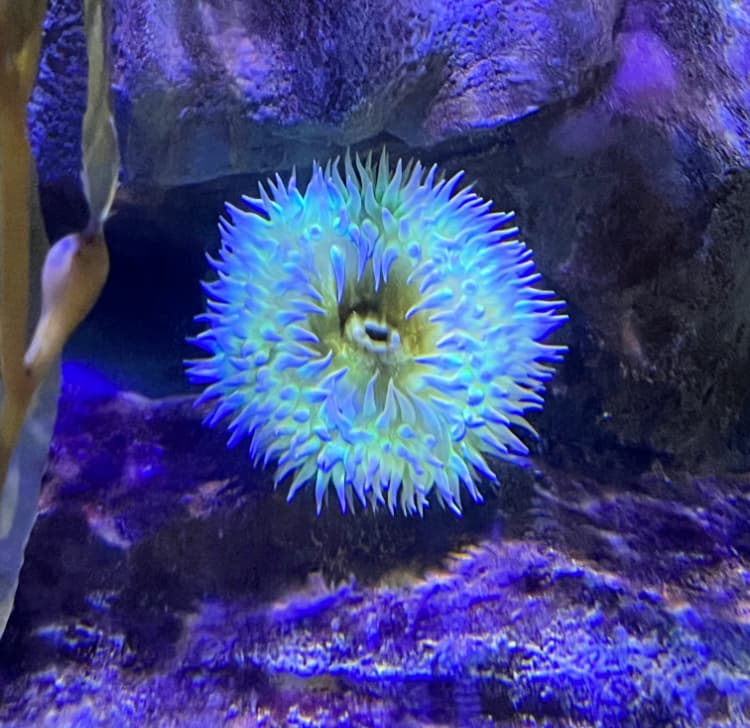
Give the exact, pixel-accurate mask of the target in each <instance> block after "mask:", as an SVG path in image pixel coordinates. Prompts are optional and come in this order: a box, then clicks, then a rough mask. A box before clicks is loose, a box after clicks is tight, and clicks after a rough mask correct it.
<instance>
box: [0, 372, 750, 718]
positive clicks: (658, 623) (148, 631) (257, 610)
mask: <svg viewBox="0 0 750 728" xmlns="http://www.w3.org/2000/svg"><path fill="white" fill-rule="evenodd" d="M65 382H66V384H65V386H64V390H63V398H62V400H61V406H60V412H61V416H60V419H59V422H58V427H57V432H56V435H55V439H54V443H53V450H52V457H51V461H50V469H49V473H48V477H47V481H46V483H45V488H44V492H43V496H42V501H41V513H40V517H39V519H38V521H37V526H36V528H35V530H34V533H33V536H32V539H31V542H30V544H29V548H28V552H27V562H26V566H25V568H24V572H23V576H22V580H21V584H20V588H19V596H18V608H17V610H16V612H15V613H14V615H13V618H12V619H11V622H10V624H9V627H8V631H7V633H6V635H5V637H4V638H3V641H2V642H1V643H0V724H2V725H9V726H10V725H13V726H14V727H15V728H22V727H23V726H56V725H86V726H99V725H101V726H127V725H148V724H152V725H156V724H158V725H179V726H200V725H219V724H227V725H232V726H235V725H236V726H241V725H260V726H283V725H308V726H330V725H359V726H380V725H400V726H409V725H414V726H416V725H431V724H441V725H460V726H529V725H554V726H561V727H562V726H572V725H597V726H603V727H604V728H608V727H610V726H612V727H614V726H639V727H641V728H644V727H649V728H650V727H651V726H653V727H655V726H661V725H686V726H698V725H713V726H739V725H743V724H745V723H746V722H747V720H748V719H750V701H749V700H748V696H749V695H750V677H749V676H750V630H748V619H747V616H748V608H750V604H749V603H748V593H749V590H750V539H749V538H748V533H750V531H748V528H747V525H748V523H749V522H750V482H749V481H748V478H747V477H726V476H725V477H711V478H689V477H688V478H682V479H679V480H674V481H670V480H668V479H666V478H665V477H664V476H663V474H662V475H659V474H650V475H646V476H643V477H641V478H638V479H631V478H628V477H626V476H621V477H620V476H616V477H612V478H610V480H609V481H608V482H600V481H598V480H596V479H593V478H589V477H584V476H576V477H569V476H568V475H566V474H563V473H560V472H555V471H554V470H551V469H549V468H545V469H544V470H542V471H540V472H538V473H537V475H536V477H535V478H532V477H531V476H530V475H525V476H524V475H523V474H522V475H520V476H518V475H517V474H516V475H515V476H513V475H511V474H510V473H509V474H508V476H506V477H504V478H503V480H504V482H505V485H504V487H503V489H502V490H501V492H500V495H499V497H498V498H494V497H490V498H489V500H488V503H487V504H485V505H484V506H482V507H478V508H469V509H467V512H466V516H465V519H464V520H461V519H457V518H455V517H454V516H453V515H451V514H448V513H445V512H439V511H436V512H432V513H428V514H427V515H426V516H425V518H424V519H422V520H415V519H409V520H404V519H398V518H397V519H393V518H391V517H390V516H388V515H386V514H381V517H376V516H373V515H372V514H357V515H356V516H355V517H351V516H350V517H342V516H341V515H340V514H338V513H336V512H335V511H333V510H329V511H327V512H325V513H324V515H323V517H321V518H320V519H317V518H316V517H315V516H314V507H313V504H312V503H304V502H302V501H301V500H300V501H295V502H294V503H292V504H289V505H287V504H286V503H284V502H283V501H284V498H283V493H276V494H274V493H272V492H271V487H270V484H269V483H268V480H267V479H266V478H265V477H262V476H261V474H260V473H258V472H254V471H252V470H250V469H249V465H248V463H247V462H246V460H245V458H244V454H243V453H242V452H237V453H235V452H233V451H227V452H226V456H225V457H222V458H217V457H216V448H217V447H222V445H221V444H220V442H218V441H219V440H220V435H218V434H217V433H214V432H212V431H209V430H204V429H201V428H200V425H199V423H198V418H199V413H196V412H191V410H190V408H189V404H190V403H189V400H187V399H184V398H175V399H170V400H164V401H160V402H159V401H150V400H146V399H144V398H141V397H135V396H133V395H123V394H117V393H116V392H114V391H112V390H111V388H110V387H109V386H108V385H107V384H106V382H105V383H97V382H95V381H94V380H92V378H91V377H90V376H88V377H87V378H85V379H81V378H80V377H79V378H77V379H76V378H74V377H73V375H72V374H71V371H70V369H68V370H66V377H65ZM222 452H223V451H222ZM321 556H323V557H324V559H323V561H321ZM321 564H322V566H323V572H322V573H321V571H320V568H321ZM353 574H354V575H355V576H353Z"/></svg>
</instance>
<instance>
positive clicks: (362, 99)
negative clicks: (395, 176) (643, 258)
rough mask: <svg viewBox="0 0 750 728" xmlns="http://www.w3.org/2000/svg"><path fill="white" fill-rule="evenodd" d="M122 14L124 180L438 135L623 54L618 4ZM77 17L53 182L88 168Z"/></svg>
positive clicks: (55, 75) (536, 99)
mask: <svg viewBox="0 0 750 728" xmlns="http://www.w3.org/2000/svg"><path fill="white" fill-rule="evenodd" d="M113 8H114V10H113V15H114V23H113V27H114V43H115V47H116V49H117V51H116V56H115V58H114V59H113V60H114V65H115V68H114V74H113V82H114V90H115V96H116V109H117V125H118V129H119V132H120V139H121V142H122V147H123V166H124V176H125V179H126V181H127V183H128V184H133V185H142V186H152V187H153V186H157V187H169V186H172V185H178V184H187V183H193V182H197V181H201V180H206V179H208V178H212V177H217V176H221V175H228V174H235V173H238V172H250V171H272V170H276V169H279V168H281V169H288V168H289V167H291V166H292V165H293V164H309V162H310V161H311V160H312V159H313V158H320V157H325V156H327V155H328V154H329V153H331V152H333V151H335V150H337V149H340V148H341V147H342V146H345V145H349V144H354V143H357V142H360V141H363V140H367V139H371V138H374V137H377V136H378V135H380V134H383V133H391V134H395V135H397V136H399V137H401V138H402V139H404V140H406V141H408V142H409V143H411V144H420V145H425V144H429V145H432V144H435V143H437V142H440V141H442V140H445V139H449V138H453V137H456V136H463V135H465V134H467V133H470V132H474V131H477V130H487V129H494V128H496V127H498V126H500V125H501V124H503V123H506V122H508V121H510V120H513V119H517V118H520V117H522V116H524V115H526V114H528V113H530V112H532V111H534V110H536V109H538V108H540V107H542V106H545V105H548V104H551V103H555V102H557V101H560V100H562V99H567V98H571V97H574V96H575V95H576V94H579V93H581V92H583V91H585V90H586V89H587V88H588V87H589V85H590V79H591V77H592V75H593V74H594V73H595V71H596V70H597V69H601V68H602V67H603V66H605V65H606V64H607V63H609V62H611V60H612V58H613V54H614V47H613V43H612V30H613V26H614V23H615V19H616V15H617V12H618V8H619V2H617V0H585V1H584V2H577V3H570V4H564V5H563V6H558V5H554V4H553V3H551V2H549V1H548V0H525V1H524V2H520V3H508V2H502V1H501V0H492V1H490V2H483V3H475V2H468V1H466V0H462V1H461V2H452V3H443V2H417V1H416V0H398V1H397V2H392V1H391V0H387V1H386V0H376V1H375V2H372V3H365V4H362V3H354V4H352V3H343V2H340V1H339V0H328V2H323V1H320V2H315V3H309V2H301V1H295V2H287V3H268V2H264V1H263V0H255V1H254V2H240V1H239V0H222V1H221V2H210V3H201V4H200V5H195V4H194V3H189V2H181V1H180V0H169V1H168V2H161V1H158V2H157V1H156V0H141V1H140V2H137V3H131V2H119V1H115V2H114V3H113ZM80 23H81V18H80V8H79V7H78V5H77V3H75V2H72V0H56V2H53V3H52V13H51V16H50V19H49V20H48V23H47V39H46V40H47V47H46V54H45V62H44V64H43V68H42V73H41V77H40V90H39V92H38V94H37V97H36V100H35V106H34V109H33V118H34V120H35V124H38V125H39V132H38V134H37V139H36V141H37V149H38V150H39V151H40V152H42V156H44V157H46V158H47V160H48V161H47V163H46V164H45V166H44V171H45V173H44V174H43V179H44V180H45V181H52V180H54V179H55V178H56V177H58V176H59V175H61V174H68V173H70V171H71V170H77V168H78V167H77V165H75V162H76V154H77V153H76V151H75V146H76V143H77V142H76V140H77V138H78V135H79V133H80V132H79V128H80V121H79V118H80V117H78V118H76V117H77V115H80V114H82V112H83V96H84V94H85V88H82V87H81V79H82V78H84V77H85V76H83V74H81V73H80V72H78V73H75V72H74V73H70V71H71V70H72V71H77V70H79V69H80V68H81V67H82V66H85V51H84V47H83V43H82V36H81V33H80ZM50 137H51V138H50Z"/></svg>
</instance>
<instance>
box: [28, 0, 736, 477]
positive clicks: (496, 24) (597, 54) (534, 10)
mask: <svg viewBox="0 0 750 728" xmlns="http://www.w3.org/2000/svg"><path fill="white" fill-rule="evenodd" d="M357 7H358V8H359V10H357V11H356V12H354V11H352V10H351V8H348V9H347V11H346V12H344V11H343V10H342V9H341V8H340V7H339V5H338V4H337V3H336V2H335V1H334V0H330V1H327V2H322V1H321V2H319V3H313V4H312V5H310V4H309V3H298V4H295V3H292V4H289V3H286V4H283V8H282V5H278V4H273V3H267V2H252V3H240V2H232V1H231V0H227V1H224V2H210V3H203V4H201V5H200V6H195V5H194V4H191V3H181V2H177V0H170V2H158V3H157V2H152V1H151V0H140V1H139V2H137V3H122V2H119V1H115V2H114V3H113V33H114V39H115V47H116V49H117V52H116V57H115V58H114V59H113V60H114V64H115V78H116V83H115V88H114V93H115V97H116V101H117V104H116V108H117V123H118V128H119V130H120V138H121V142H122V145H123V160H124V170H123V188H122V191H121V194H120V198H119V202H118V209H119V212H118V216H117V217H116V218H115V219H114V220H113V221H112V224H111V226H110V227H111V231H110V235H109V239H110V244H111V247H112V255H113V266H112V280H111V283H110V286H109V288H108V290H107V291H105V296H104V297H103V300H102V305H101V306H100V308H99V310H98V311H97V312H95V315H94V317H93V318H92V321H91V323H90V325H89V327H88V328H86V329H84V330H83V332H82V333H81V336H80V337H79V338H78V339H77V340H76V341H74V342H73V343H72V345H71V350H73V351H74V352H76V354H77V355H80V356H81V357H84V358H85V357H89V358H92V359H93V360H94V361H96V362H98V363H101V364H102V365H107V366H109V367H110V370H112V366H113V364H112V363H113V362H115V363H121V362H122V361H124V360H125V359H129V360H130V361H129V365H130V371H131V375H132V377H133V380H132V381H135V382H136V385H140V384H141V383H143V380H147V379H148V378H149V376H152V377H153V378H155V379H158V382H156V383H155V382H153V381H151V382H145V383H144V387H145V388H146V389H147V390H149V391H156V390H158V392H159V393H163V392H165V391H172V392H178V391H183V389H184V385H183V381H182V375H181V372H180V366H179V360H180V359H181V358H183V357H184V356H185V355H186V354H187V355H189V353H188V352H187V350H186V349H185V347H184V346H183V344H182V338H183V336H184V335H185V334H186V333H188V332H190V330H191V325H190V319H191V317H192V316H193V315H194V314H196V313H198V311H199V310H200V308H201V305H202V304H201V301H200V293H199V289H198V287H197V279H198V278H200V277H201V276H202V275H204V274H205V266H204V264H203V262H202V251H203V250H204V249H206V248H208V249H213V248H214V247H215V245H216V242H217V234H216V232H215V223H216V219H217V217H218V215H219V214H220V211H221V207H222V202H223V200H231V201H233V202H237V201H238V199H239V196H240V195H241V194H243V193H250V194H253V193H254V191H255V185H256V182H257V180H258V176H259V175H260V174H261V173H264V172H265V171H266V170H275V169H277V168H278V169H280V170H282V171H284V170H287V171H288V170H289V169H290V168H291V166H292V165H293V164H298V165H300V169H301V177H302V178H304V171H303V170H304V169H306V168H307V165H308V163H309V161H310V159H311V158H313V157H317V158H321V159H322V158H325V157H327V156H328V155H330V154H334V153H339V152H340V151H341V150H342V148H343V146H344V145H347V144H354V145H355V146H356V147H357V148H361V149H367V148H371V147H373V146H374V147H378V146H379V145H380V144H382V143H383V142H384V141H385V142H387V145H388V147H389V148H390V150H391V151H392V153H393V154H394V155H399V154H400V155H404V156H412V155H417V156H419V157H420V158H421V159H423V161H425V162H428V163H429V162H433V161H436V162H438V163H439V164H440V165H441V167H443V168H445V169H446V170H447V171H455V170H457V169H459V168H464V169H466V171H467V176H468V178H469V179H473V180H476V182H477V189H478V190H479V192H481V193H482V194H483V195H485V196H487V197H491V198H494V200H495V201H496V203H497V206H498V207H501V208H504V209H509V208H511V209H515V210H516V211H517V212H518V213H519V223H520V226H521V230H522V231H523V233H524V235H525V237H526V239H527V240H528V241H529V243H530V245H531V246H532V248H533V249H534V250H535V253H536V257H537V260H538V262H539V265H540V269H541V270H542V272H543V273H544V274H545V276H546V277H547V279H548V283H549V284H550V286H551V287H552V288H554V289H555V290H557V291H558V292H559V293H561V295H562V296H563V297H564V298H565V299H566V300H567V301H568V302H569V313H570V314H571V325H570V326H569V327H568V328H567V329H566V333H565V334H564V336H565V338H566V340H567V343H569V345H570V348H571V351H570V355H569V357H568V360H567V364H566V366H565V368H564V370H563V372H562V375H561V376H559V377H558V379H557V380H556V381H555V384H554V386H555V387H556V392H555V395H556V399H555V403H553V407H552V408H548V412H547V414H546V418H547V419H546V420H543V421H542V423H541V426H540V429H541V430H542V431H544V432H547V433H548V435H549V440H550V442H549V443H546V444H545V448H547V450H549V449H550V448H552V449H554V448H555V446H560V447H562V448H563V449H564V452H559V453H557V457H559V458H560V459H562V460H565V459H566V458H570V457H574V458H577V459H579V460H580V459H584V460H586V461H587V462H590V461H591V460H592V459H593V460H596V461H597V462H598V465H599V466H601V467H604V468H606V465H607V463H608V462H609V461H610V460H611V459H612V458H615V459H616V458H617V457H619V456H620V455H622V454H624V455H625V456H635V455H637V456H639V457H640V458H641V460H642V463H643V467H644V468H649V467H650V466H651V465H652V464H653V463H654V462H655V461H657V460H658V461H659V462H661V463H663V464H667V465H668V464H670V463H671V464H673V465H675V466H685V467H690V468H693V469H696V468H699V469H701V471H702V472H710V471H711V469H712V468H715V467H731V468H733V469H737V470H742V469H747V468H748V467H750V396H749V394H750V393H749V391H748V388H749V387H750V385H749V384H748V378H747V376H746V372H747V369H748V366H750V339H748V336H750V334H748V332H750V307H749V306H748V305H747V301H746V295H745V294H744V293H743V292H744V291H746V290H748V275H749V271H748V269H747V266H746V265H745V264H744V262H743V261H745V260H746V259H747V245H748V230H750V212H748V205H747V195H748V184H750V182H748V171H747V170H748V168H749V167H750V136H749V134H750V132H749V130H750V83H749V82H748V73H749V69H748V60H747V59H748V58H750V11H749V10H748V9H747V8H746V7H745V6H744V5H743V4H741V3H731V4H730V3H722V2H719V1H718V0H701V2H696V3H664V2H661V1H660V0H626V1H624V2H615V0H586V2H578V3H573V2H563V3H554V4H553V3H549V2H543V1H542V0H524V2H515V3H509V2H502V1H500V0H497V1H493V2H485V3H469V2H463V1H462V2H456V3H430V2H416V1H415V0H400V2H398V3H395V4H394V3H390V2H388V3H380V2H374V3H369V4H366V5H358V6H357ZM82 59H83V37H82V34H81V32H80V7H79V3H77V2H76V1H75V0H56V1H55V2H53V3H52V11H51V15H50V18H49V20H48V27H47V51H46V53H45V56H44V61H43V64H42V72H41V75H40V83H39V87H38V89H37V93H36V96H35V102H34V104H32V109H31V118H32V121H33V124H32V129H33V135H34V139H35V148H36V150H37V153H38V156H39V159H40V163H41V168H42V170H43V173H42V179H43V182H44V186H43V189H42V192H43V195H44V200H45V202H46V208H47V213H48V215H47V217H48V224H49V227H50V230H51V231H53V232H55V233H60V234H62V233H63V232H67V231H68V230H69V229H71V227H73V226H74V223H73V222H72V220H78V219H79V218H80V217H81V204H80V198H78V197H77V196H76V193H75V190H74V189H71V185H70V179H71V178H73V177H75V176H77V170H78V169H79V168H80V160H79V159H77V158H76V156H75V153H74V151H73V150H74V149H76V148H77V142H76V141H75V140H77V138H78V137H77V135H78V134H79V126H78V125H79V123H80V114H82V112H83V101H84V99H83V94H84V92H85V89H84V88H83V85H82V81H81V77H82V76H81V72H80V68H81V66H82V63H83V60H82ZM532 111H535V113H531V112H532ZM71 139H73V140H74V141H71ZM66 180H68V181H67V182H66ZM133 289H139V290H142V291H144V296H143V300H142V301H141V300H136V299H134V298H133V296H132V295H131V293H130V292H131V291H132V290H133ZM142 309H143V310H144V311H145V312H146V313H145V314H144V315H141V313H140V312H141V310H142ZM136 321H140V322H144V323H142V324H140V323H139V324H136V323H135V322H136ZM111 331H119V332H122V336H121V337H112V336H110V335H109V332H111ZM125 339H127V340H128V341H129V342H135V345H132V344H129V347H128V351H127V352H121V351H120V344H119V342H120V341H122V340H125ZM154 361H158V362H159V363H160V364H159V367H158V368H157V367H155V366H154V364H153V362H154ZM141 362H142V364H141ZM146 370H148V371H149V372H156V374H153V375H148V374H145V373H144V372H145V371H146ZM140 373H143V375H142V376H141V374H140ZM123 376H124V375H123ZM124 378H125V379H127V377H124ZM132 381H131V386H133V384H132ZM126 383H127V382H126Z"/></svg>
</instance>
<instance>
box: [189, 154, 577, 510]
mask: <svg viewBox="0 0 750 728" xmlns="http://www.w3.org/2000/svg"><path fill="white" fill-rule="evenodd" d="M461 178H462V173H459V174H456V175H455V176H454V177H451V178H450V179H446V178H444V177H441V176H439V175H438V172H437V169H436V167H434V166H433V167H432V168H430V169H426V168H425V167H423V166H422V165H421V164H420V163H419V162H414V161H410V162H408V163H407V164H402V162H401V161H400V160H399V162H398V163H397V164H396V165H395V168H393V169H392V170H391V167H390V166H389V161H388V157H387V155H386V153H385V151H384V152H383V154H382V155H381V157H380V160H379V161H373V159H372V157H371V156H368V157H367V158H366V159H364V160H363V159H361V158H360V157H358V156H355V157H354V159H353V160H352V159H351V158H350V156H349V155H348V154H347V156H346V158H345V159H344V164H343V176H342V172H341V169H340V162H339V160H338V159H336V160H335V161H333V162H329V163H328V164H327V165H326V166H325V167H321V166H320V165H318V164H314V165H313V168H312V177H311V180H310V182H309V184H308V185H307V187H306V188H305V189H304V190H303V191H301V190H300V189H298V187H297V182H296V179H295V175H294V174H292V176H291V179H289V181H288V182H285V181H283V180H282V179H281V178H280V177H279V176H278V175H276V178H275V181H272V180H269V182H268V184H267V189H266V188H265V187H263V186H262V185H261V186H260V197H259V198H257V199H256V198H250V197H245V198H243V201H244V203H245V204H246V205H247V207H248V209H247V210H241V209H238V208H236V207H232V206H227V214H228V217H227V219H223V220H222V221H221V224H220V230H221V240H222V244H221V249H220V251H219V255H218V259H216V260H213V259H209V260H210V263H211V265H212V267H213V268H214V269H215V271H216V273H217V276H218V277H217V279H216V280H215V281H213V282H211V283H207V284H204V287H205V291H206V293H207V297H208V301H207V312H206V313H205V314H203V315H201V316H199V317H198V319H197V320H198V321H200V322H201V323H202V324H204V325H205V326H206V328H205V330H203V331H202V332H201V333H200V334H199V335H198V336H197V337H196V338H195V339H192V343H194V344H195V345H197V346H198V347H200V348H201V349H203V350H204V351H205V352H207V354H208V356H207V357H206V358H202V359H195V360H191V361H188V362H187V371H188V375H189V376H190V378H191V379H192V380H193V381H194V382H198V383H201V384H203V385H205V389H204V391H203V394H202V395H201V396H200V397H199V400H198V401H199V403H202V402H211V403H212V404H213V409H212V411H211V414H210V415H209V416H208V417H207V422H208V423H209V424H211V425H214V424H216V423H218V422H220V421H223V420H225V419H226V420H229V424H228V429H229V432H230V437H229V444H230V445H234V444H236V443H238V442H239V441H241V440H242V439H243V438H245V437H249V438H250V456H251V457H252V458H253V459H254V460H255V461H256V463H257V462H258V461H259V460H260V459H261V458H262V459H263V464H264V465H266V464H267V463H268V462H269V461H276V462H277V464H278V466H277V470H276V475H275V481H274V482H275V484H276V485H278V484H279V483H281V482H282V481H285V480H287V479H289V480H290V486H289V496H288V498H289V499H290V500H291V498H292V497H293V496H294V495H295V493H297V492H298V491H299V490H300V489H301V488H303V487H304V486H305V485H306V484H311V485H312V486H313V487H314V489H315V500H316V504H317V509H318V512H320V509H321V507H322V504H323V502H324V500H326V499H327V496H328V494H329V493H330V492H334V493H335V494H336V496H337V497H338V501H339V503H340V506H341V509H342V511H346V510H347V509H350V510H353V509H354V506H355V502H357V501H358V502H359V503H361V504H362V505H363V506H367V504H368V503H369V504H371V505H372V507H373V508H375V509H377V508H378V507H380V506H385V507H387V508H388V509H389V510H390V511H391V513H394V512H395V510H396V509H397V508H398V507H400V508H401V509H402V510H403V511H404V513H407V514H412V513H420V514H421V513H423V510H424V508H425V507H427V506H428V505H429V498H430V494H431V493H434V495H435V497H436V499H437V501H438V502H440V503H441V504H443V505H447V506H448V507H449V508H450V509H451V510H453V511H454V512H455V513H457V514H460V513H461V490H462V487H463V488H465V489H466V490H467V491H468V492H469V494H470V495H471V496H472V498H473V499H474V500H475V501H480V500H481V495H480V492H479V489H478V487H477V485H478V482H479V481H480V479H486V480H488V481H491V482H492V483H495V484H497V477H496V475H495V473H494V472H493V471H492V468H491V466H490V464H489V463H488V462H487V459H486V456H487V455H489V456H492V457H495V458H499V459H501V460H506V461H511V462H514V463H519V464H523V463H524V462H525V460H526V456H527V454H528V450H527V448H526V446H525V445H524V444H523V442H522V441H521V440H520V439H519V438H518V437H517V435H516V434H515V433H514V430H522V431H525V432H527V433H531V434H536V433H535V432H534V430H533V428H532V427H531V425H530V424H529V423H528V422H527V420H526V414H527V413H528V412H529V411H532V410H538V409H541V407H542V401H543V400H542V395H543V393H544V388H545V382H546V381H547V380H548V379H549V378H550V377H551V376H552V374H553V368H552V366H551V365H552V364H554V363H555V362H558V361H560V360H561V358H562V355H563V353H564V351H565V347H563V346H557V345H551V344H545V343H544V340H545V339H546V337H547V336H548V335H549V334H550V333H551V332H552V331H554V330H555V329H556V328H558V327H559V326H560V325H561V324H562V323H563V321H565V319H566V318H567V317H566V316H565V315H564V314H563V313H562V311H561V309H562V307H563V306H564V304H563V302H562V301H559V300H557V299H556V298H555V295H554V294H553V293H551V292H549V291H545V290H540V289H538V288H535V287H534V284H535V283H536V282H537V281H538V279H539V275H538V274H537V273H536V272H535V268H534V263H533V261H532V257H531V251H530V250H529V249H528V248H527V247H526V245H525V244H524V243H523V242H521V241H519V240H518V239H517V238H516V235H517V232H518V229H517V228H515V227H512V226H510V225H509V223H510V221H511V220H512V217H513V214H512V213H504V212H492V211H491V207H492V203H491V202H490V201H486V200H484V199H482V198H481V197H480V196H479V195H478V194H476V193H475V192H473V191H472V189H471V188H470V187H464V188H462V189H461V188H459V182H460V180H461Z"/></svg>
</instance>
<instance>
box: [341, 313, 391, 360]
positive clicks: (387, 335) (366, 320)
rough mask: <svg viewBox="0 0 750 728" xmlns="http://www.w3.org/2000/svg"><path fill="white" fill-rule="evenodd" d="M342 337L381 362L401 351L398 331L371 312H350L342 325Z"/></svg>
mask: <svg viewBox="0 0 750 728" xmlns="http://www.w3.org/2000/svg"><path fill="white" fill-rule="evenodd" d="M344 336H345V337H346V339H347V340H348V341H349V342H350V343H352V344H354V345H355V346H357V347H359V348H360V349H362V350H363V351H365V352H368V353H369V354H372V355H373V356H374V357H376V358H377V359H381V360H383V361H387V360H388V359H389V358H391V357H393V356H394V355H396V354H398V352H399V351H400V350H401V335H400V334H399V332H398V329H397V328H396V327H395V326H391V324H389V323H388V322H387V321H383V320H382V319H381V318H380V316H378V315H377V314H376V313H373V312H365V313H363V314H360V313H358V312H357V311H352V312H350V313H349V314H348V315H347V317H346V320H345V323H344Z"/></svg>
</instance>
